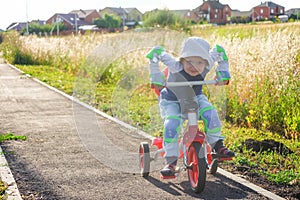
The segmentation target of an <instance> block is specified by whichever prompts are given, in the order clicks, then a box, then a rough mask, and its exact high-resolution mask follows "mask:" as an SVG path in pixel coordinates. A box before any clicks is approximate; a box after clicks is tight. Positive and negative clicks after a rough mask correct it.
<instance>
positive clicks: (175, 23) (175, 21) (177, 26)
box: [143, 10, 190, 32]
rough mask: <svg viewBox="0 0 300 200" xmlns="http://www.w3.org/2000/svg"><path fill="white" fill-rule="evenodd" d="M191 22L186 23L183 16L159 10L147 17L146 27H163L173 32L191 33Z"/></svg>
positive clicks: (144, 23)
mask: <svg viewBox="0 0 300 200" xmlns="http://www.w3.org/2000/svg"><path fill="white" fill-rule="evenodd" d="M189 25H190V22H189V21H185V20H184V19H183V18H182V17H181V16H179V15H177V14H176V13H175V12H172V11H169V10H157V11H153V12H150V13H148V14H147V15H145V17H144V20H143V26H144V27H161V28H170V29H173V30H184V31H186V32H188V31H189V28H188V26H189Z"/></svg>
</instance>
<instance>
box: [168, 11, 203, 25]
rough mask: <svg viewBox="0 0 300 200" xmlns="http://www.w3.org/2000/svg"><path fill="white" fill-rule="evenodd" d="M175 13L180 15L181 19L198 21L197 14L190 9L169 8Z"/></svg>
mask: <svg viewBox="0 0 300 200" xmlns="http://www.w3.org/2000/svg"><path fill="white" fill-rule="evenodd" d="M171 11H172V12H175V13H176V14H177V15H180V16H181V17H182V18H183V19H185V20H189V21H191V22H194V23H197V22H198V21H199V17H198V15H197V14H196V13H195V12H194V11H192V10H171Z"/></svg>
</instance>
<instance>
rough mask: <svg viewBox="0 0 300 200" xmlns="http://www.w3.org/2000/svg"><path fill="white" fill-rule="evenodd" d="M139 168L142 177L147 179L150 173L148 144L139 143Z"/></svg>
mask: <svg viewBox="0 0 300 200" xmlns="http://www.w3.org/2000/svg"><path fill="white" fill-rule="evenodd" d="M139 166H140V170H141V175H142V177H148V176H149V172H150V150H149V144H148V142H141V144H140V148H139Z"/></svg>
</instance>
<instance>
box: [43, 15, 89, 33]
mask: <svg viewBox="0 0 300 200" xmlns="http://www.w3.org/2000/svg"><path fill="white" fill-rule="evenodd" d="M57 22H60V23H63V24H64V25H65V27H66V28H67V29H68V30H75V29H76V28H78V27H79V26H83V25H89V23H88V22H86V21H84V20H81V19H79V17H78V15H77V14H63V13H56V14H54V15H53V16H52V17H50V18H49V19H48V20H47V21H46V23H47V24H54V23H57Z"/></svg>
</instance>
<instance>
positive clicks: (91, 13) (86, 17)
mask: <svg viewBox="0 0 300 200" xmlns="http://www.w3.org/2000/svg"><path fill="white" fill-rule="evenodd" d="M69 14H77V16H78V18H79V19H80V20H83V21H85V22H87V23H89V24H90V25H92V24H93V23H94V21H95V20H96V19H99V18H101V16H100V13H99V12H98V11H97V10H95V9H93V10H82V9H80V10H72V11H71V12H70V13H69Z"/></svg>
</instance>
